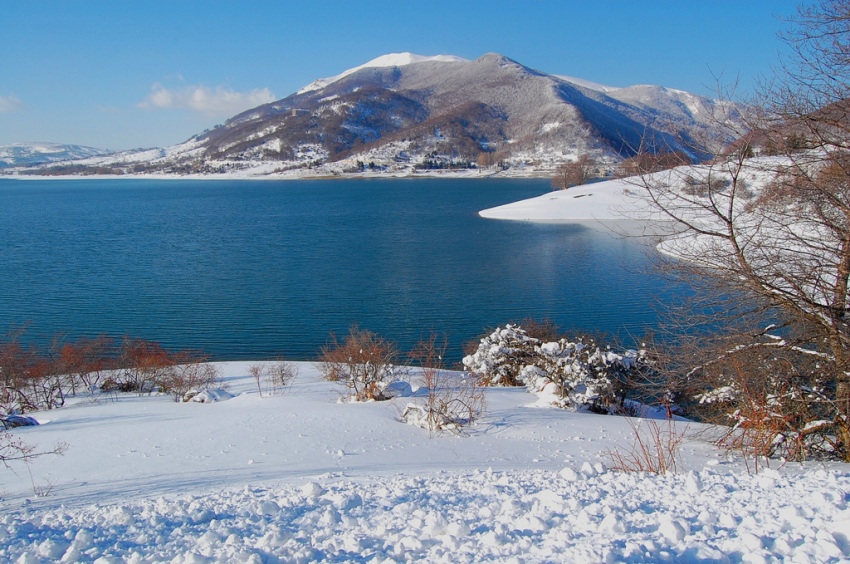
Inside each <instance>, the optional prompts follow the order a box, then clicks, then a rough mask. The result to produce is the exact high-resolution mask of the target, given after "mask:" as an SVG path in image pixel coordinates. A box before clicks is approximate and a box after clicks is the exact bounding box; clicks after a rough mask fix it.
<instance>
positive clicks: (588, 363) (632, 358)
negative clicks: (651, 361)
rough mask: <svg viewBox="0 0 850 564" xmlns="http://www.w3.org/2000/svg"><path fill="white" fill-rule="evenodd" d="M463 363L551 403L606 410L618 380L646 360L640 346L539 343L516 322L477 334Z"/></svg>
mask: <svg viewBox="0 0 850 564" xmlns="http://www.w3.org/2000/svg"><path fill="white" fill-rule="evenodd" d="M463 364H464V366H465V367H466V369H467V370H468V371H470V372H472V373H473V374H476V375H478V376H479V377H480V378H482V380H483V381H484V382H485V383H486V384H488V385H522V384H524V385H526V387H527V388H528V389H529V391H531V392H533V393H538V394H541V395H544V396H550V398H551V401H550V403H552V404H554V405H558V406H560V407H564V408H568V409H576V410H588V411H593V412H597V413H609V412H612V411H616V410H617V406H618V405H619V401H618V397H617V396H618V393H617V392H618V390H619V389H620V388H621V385H620V384H621V383H623V382H627V381H631V380H634V379H635V378H634V376H635V374H636V373H637V372H638V371H640V370H642V369H644V368H645V366H646V365H647V360H646V354H645V352H644V351H626V352H625V353H623V354H618V353H614V352H613V351H611V350H608V349H604V348H602V347H600V346H598V345H597V344H596V343H595V342H594V341H593V340H592V339H589V338H584V337H582V338H578V339H576V340H574V341H571V340H568V339H563V338H562V339H559V340H557V341H553V342H548V343H541V342H540V341H539V340H538V339H536V338H534V337H531V336H529V335H528V333H527V332H526V331H524V330H523V329H522V328H520V327H517V326H512V325H506V326H505V328H504V329H496V330H495V331H494V332H493V333H491V334H490V335H488V336H486V337H484V338H483V339H481V343H480V344H479V346H478V350H476V351H475V353H473V354H471V355H468V356H466V357H465V358H464V359H463Z"/></svg>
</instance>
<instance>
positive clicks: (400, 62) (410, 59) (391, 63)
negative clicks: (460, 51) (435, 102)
mask: <svg viewBox="0 0 850 564" xmlns="http://www.w3.org/2000/svg"><path fill="white" fill-rule="evenodd" d="M429 61H436V62H440V63H456V62H469V59H464V58H463V57H456V56H454V55H434V56H431V57H429V56H424V55H416V54H414V53H409V52H404V53H388V54H386V55H381V56H380V57H377V58H375V59H372V60H371V61H369V62H368V63H364V64H362V65H359V66H356V67H353V68H350V69H348V70H346V71H344V72H341V73H340V74H338V75H336V76H331V77H328V78H319V79H317V80H314V81H313V82H311V83H310V84H308V85H307V86H305V87H304V88H302V89H301V90H299V91H298V92H297V94H306V93H307V92H312V91H314V90H321V89H322V88H325V87H326V86H328V85H329V84H333V83H334V82H336V81H338V80H340V79H342V78H345V77H346V76H348V75H350V74H354V73H356V72H357V71H359V70H362V69H367V68H384V67H403V66H406V65H411V64H413V63H425V62H429Z"/></svg>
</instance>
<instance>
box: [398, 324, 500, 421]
mask: <svg viewBox="0 0 850 564" xmlns="http://www.w3.org/2000/svg"><path fill="white" fill-rule="evenodd" d="M447 347H448V339H447V338H446V336H445V335H440V334H438V333H431V334H430V335H429V336H428V337H427V338H423V339H420V341H419V342H418V343H417V344H416V346H415V347H414V349H413V351H411V353H410V358H411V360H412V361H413V362H414V363H416V364H418V365H419V366H420V374H419V375H420V381H421V383H422V386H423V387H424V388H425V389H427V391H428V395H427V397H426V398H425V400H424V402H417V403H409V404H407V406H406V407H405V409H404V412H403V413H402V414H401V419H402V420H403V421H407V422H408V423H411V424H415V425H418V426H420V427H422V428H425V429H428V431H429V432H430V433H431V434H432V436H433V434H434V433H436V432H440V431H446V430H448V431H452V432H454V433H460V432H461V431H462V430H463V429H464V428H466V427H468V426H470V425H472V424H474V423H475V421H477V420H478V418H479V417H480V416H481V414H482V413H483V412H484V408H485V397H484V387H483V383H482V381H481V380H480V379H479V378H478V377H476V376H475V375H472V374H466V373H450V372H448V371H446V370H445V361H444V358H445V353H446V348H447Z"/></svg>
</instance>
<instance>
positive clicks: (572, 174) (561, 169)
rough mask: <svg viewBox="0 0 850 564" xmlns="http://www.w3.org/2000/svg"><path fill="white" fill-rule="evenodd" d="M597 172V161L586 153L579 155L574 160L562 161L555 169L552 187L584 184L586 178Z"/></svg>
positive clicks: (564, 188) (560, 187) (563, 187)
mask: <svg viewBox="0 0 850 564" xmlns="http://www.w3.org/2000/svg"><path fill="white" fill-rule="evenodd" d="M598 174H599V165H598V163H597V162H596V161H595V160H594V159H593V157H591V156H590V155H588V154H587V153H585V154H582V155H579V156H578V157H577V158H576V160H574V161H570V162H567V163H563V164H561V165H559V166H558V168H556V169H555V176H553V177H552V187H553V188H555V189H557V190H566V189H567V188H572V187H573V186H580V185H582V184H586V183H587V181H588V180H590V179H591V178H593V177H594V176H597V175H598Z"/></svg>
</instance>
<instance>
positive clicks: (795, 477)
mask: <svg viewBox="0 0 850 564" xmlns="http://www.w3.org/2000/svg"><path fill="white" fill-rule="evenodd" d="M248 367H249V363H226V364H222V365H220V371H221V374H222V375H223V379H224V382H225V384H226V385H227V390H228V392H229V394H232V396H233V397H232V398H230V399H226V401H219V402H216V403H205V404H201V403H188V404H178V403H174V402H173V401H172V400H171V398H170V397H166V396H141V397H140V396H135V395H125V396H121V397H119V398H118V399H117V401H110V400H107V399H105V398H101V399H100V400H99V401H98V402H96V403H94V402H91V401H89V400H79V401H76V402H72V403H71V404H70V405H67V406H66V407H63V408H61V409H57V410H53V411H47V412H40V413H36V414H34V416H35V417H36V419H38V420H39V421H40V422H41V423H42V424H41V425H40V426H37V427H30V428H20V429H16V430H14V431H13V433H14V435H15V436H16V437H19V438H21V439H22V440H24V441H26V442H28V443H30V444H37V445H39V446H40V447H41V448H50V446H51V445H53V444H54V443H56V442H59V441H63V442H65V443H67V444H68V450H67V452H66V453H65V454H64V455H63V456H61V457H54V456H44V457H41V458H38V459H36V460H35V461H34V462H33V464H32V466H31V468H30V471H31V472H30V471H28V470H27V468H26V467H24V466H21V465H17V466H13V470H14V472H12V471H10V470H5V469H4V470H2V472H1V473H0V492H2V502H0V503H2V505H3V512H2V516H0V561H3V562H56V561H62V562H124V561H127V562H175V563H178V562H314V561H332V562H414V561H415V562H482V561H494V562H603V561H606V562H771V561H782V560H787V561H789V562H850V507H848V503H850V467H849V466H848V465H845V464H839V463H831V464H818V463H810V464H805V465H799V464H793V465H791V464H789V465H786V466H780V465H779V464H778V463H775V462H774V463H772V464H771V467H770V468H768V469H763V470H761V471H760V472H759V473H758V474H756V475H753V474H749V473H747V471H746V466H745V465H744V463H743V461H742V460H740V459H739V458H736V457H734V456H727V455H726V454H725V453H723V452H721V451H719V450H717V449H716V448H715V447H714V446H712V445H711V444H709V443H708V442H707V441H706V433H707V430H706V428H705V427H703V426H700V425H697V424H693V423H687V422H677V423H676V425H677V428H678V429H681V430H682V431H683V432H684V433H685V435H686V440H685V442H684V443H683V447H682V452H681V467H682V468H681V471H680V472H678V473H676V474H668V475H661V476H658V475H650V474H643V473H623V472H618V471H615V470H612V469H611V466H612V462H611V458H610V456H609V453H610V452H612V451H614V450H618V449H619V450H621V451H627V450H628V449H629V448H630V446H631V445H632V440H633V437H634V431H633V430H632V427H631V426H630V424H629V422H630V420H629V419H626V418H621V417H614V416H602V415H590V414H578V413H571V412H567V411H564V410H560V409H554V408H545V407H537V406H535V404H536V402H537V399H538V398H537V397H536V396H534V395H531V394H529V393H528V392H526V391H525V389H521V388H517V389H504V388H502V389H499V388H492V389H488V390H487V392H486V402H487V411H486V413H485V416H484V417H483V418H482V419H481V420H480V421H479V422H478V423H477V424H476V425H475V426H474V427H472V428H471V429H469V430H468V431H467V432H466V433H464V434H463V435H462V436H456V435H453V434H450V433H449V434H441V435H435V436H429V433H428V431H426V430H423V429H420V428H418V427H414V426H411V425H406V424H403V423H401V422H400V421H399V415H400V413H401V411H402V410H403V408H404V406H405V405H406V404H407V403H408V402H411V401H413V402H415V401H422V398H421V394H418V393H417V391H416V378H415V376H414V377H412V380H411V383H412V385H413V394H412V396H411V397H399V398H396V399H393V400H391V401H387V402H379V403H365V404H349V403H340V402H339V401H338V399H339V397H340V392H341V390H340V388H339V387H338V386H337V385H335V384H332V383H328V382H324V381H322V380H320V379H319V378H318V372H317V370H316V368H315V367H314V366H313V365H312V364H309V363H301V364H299V365H298V368H299V375H298V377H297V378H296V379H295V381H294V383H293V384H292V385H291V386H290V388H289V389H288V390H287V391H286V393H285V394H282V395H275V396H272V397H260V395H259V394H258V393H257V389H256V385H255V382H254V381H253V380H252V379H251V378H250V377H249V376H248ZM226 397H229V395H223V398H226ZM34 488H35V490H34ZM35 491H38V492H40V493H41V494H43V495H35Z"/></svg>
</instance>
